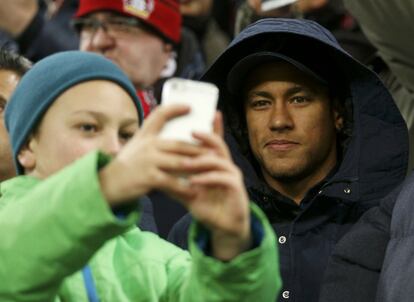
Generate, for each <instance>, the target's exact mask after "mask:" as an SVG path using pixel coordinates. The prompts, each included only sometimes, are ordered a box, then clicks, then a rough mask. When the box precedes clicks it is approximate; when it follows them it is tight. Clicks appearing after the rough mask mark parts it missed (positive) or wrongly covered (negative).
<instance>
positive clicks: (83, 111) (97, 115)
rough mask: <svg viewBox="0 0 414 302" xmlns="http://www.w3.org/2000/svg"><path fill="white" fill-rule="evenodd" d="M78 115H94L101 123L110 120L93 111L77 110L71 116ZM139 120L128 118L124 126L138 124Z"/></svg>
mask: <svg viewBox="0 0 414 302" xmlns="http://www.w3.org/2000/svg"><path fill="white" fill-rule="evenodd" d="M76 114H89V115H92V116H93V117H95V118H97V119H98V120H101V121H105V120H108V118H107V116H106V115H105V114H103V113H101V112H98V111H93V110H77V111H74V112H72V113H71V115H76ZM138 123H139V120H138V118H136V119H135V118H127V119H125V121H123V123H122V124H124V125H126V124H138Z"/></svg>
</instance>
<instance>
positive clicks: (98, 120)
mask: <svg viewBox="0 0 414 302" xmlns="http://www.w3.org/2000/svg"><path fill="white" fill-rule="evenodd" d="M137 129H138V111H137V109H136V107H135V105H134V103H133V101H132V99H131V97H130V96H129V95H128V94H127V93H126V92H125V91H124V90H123V89H122V88H121V87H120V86H118V85H117V84H115V83H113V82H109V81H103V80H95V81H88V82H84V83H81V84H78V85H76V86H74V87H72V88H70V89H68V90H67V91H65V92H64V93H63V94H62V95H60V96H59V97H58V98H57V99H56V101H55V102H54V103H53V104H52V106H51V107H50V108H49V109H48V111H47V112H46V114H45V115H44V116H43V119H42V120H41V122H40V124H39V126H38V128H37V129H36V131H35V132H34V134H33V135H32V137H31V139H30V140H29V143H28V145H27V146H26V147H24V148H23V149H22V150H21V151H20V153H19V157H18V159H19V161H20V163H21V164H22V166H23V167H24V168H25V171H26V173H27V174H31V175H34V176H36V177H38V178H45V177H47V176H49V175H51V174H53V173H54V172H56V171H58V170H60V169H62V168H63V167H65V166H67V165H68V164H70V163H71V162H73V161H74V160H76V159H77V158H79V157H81V156H83V155H84V154H86V153H88V152H90V151H92V150H101V151H103V152H105V153H107V154H110V155H116V154H117V153H118V152H119V150H120V149H121V148H122V147H123V146H124V144H125V143H126V142H127V141H128V140H129V138H130V137H132V135H133V134H134V133H135V131H136V130H137Z"/></svg>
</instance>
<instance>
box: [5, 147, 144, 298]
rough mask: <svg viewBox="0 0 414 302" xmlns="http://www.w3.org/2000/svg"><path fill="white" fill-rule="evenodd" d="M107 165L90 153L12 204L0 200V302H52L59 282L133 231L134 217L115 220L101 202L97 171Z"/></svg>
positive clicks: (100, 156) (100, 157) (99, 155)
mask: <svg viewBox="0 0 414 302" xmlns="http://www.w3.org/2000/svg"><path fill="white" fill-rule="evenodd" d="M107 161H108V159H107V158H105V157H104V156H103V155H102V154H100V153H91V154H89V155H87V156H85V157H83V158H82V159H80V160H78V161H77V162H75V163H74V164H72V165H70V166H68V167H67V168H65V169H63V170H62V171H60V172H58V173H56V174H55V175H53V176H51V177H49V178H47V179H45V180H43V181H39V182H37V184H36V185H34V187H33V188H32V189H30V190H28V192H27V193H25V194H23V195H22V196H20V197H18V198H15V199H13V198H11V200H7V191H6V193H5V195H4V196H2V201H3V204H2V206H1V208H0V230H1V240H0V259H1V265H0V280H1V282H0V300H1V301H51V300H53V299H54V297H55V296H56V293H57V291H58V288H59V286H60V284H61V283H62V281H63V279H64V278H65V277H67V276H69V275H70V274H72V273H74V272H75V271H77V270H79V269H81V268H82V267H83V266H84V265H85V264H86V263H87V262H88V260H89V258H90V257H91V256H92V255H93V254H94V253H95V252H96V251H97V250H98V249H99V248H100V247H101V246H102V245H103V244H104V243H105V241H107V240H108V239H111V238H113V237H115V236H117V235H119V234H121V233H123V232H125V231H126V230H127V229H128V228H129V227H131V226H133V225H135V223H136V221H137V219H138V214H137V213H129V214H128V215H127V216H126V218H125V219H122V220H121V219H118V218H116V217H115V216H114V214H113V213H112V211H111V209H110V208H109V207H108V205H107V202H106V201H105V200H104V196H103V195H102V193H101V190H100V184H99V179H98V173H97V171H98V169H99V168H100V166H102V165H104V164H105V163H106V162H107ZM5 200H6V201H5ZM4 201H5V202H4Z"/></svg>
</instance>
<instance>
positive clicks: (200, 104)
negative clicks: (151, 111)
mask: <svg viewBox="0 0 414 302" xmlns="http://www.w3.org/2000/svg"><path fill="white" fill-rule="evenodd" d="M218 97H219V90H218V88H217V87H216V86H215V85H214V84H211V83H205V82H200V81H193V80H185V79H179V78H171V79H169V80H167V81H166V82H165V83H164V86H163V89H162V96H161V106H163V105H170V104H185V105H188V106H189V107H190V108H191V109H190V112H189V113H188V114H186V115H183V116H179V117H177V118H174V119H172V120H171V121H169V122H167V124H165V126H164V128H163V129H162V130H161V132H160V136H161V137H162V138H166V139H174V140H181V141H185V142H189V143H197V141H196V139H194V137H193V136H192V133H193V132H194V131H197V132H204V133H210V132H212V131H213V120H214V115H215V112H216V107H217V102H218Z"/></svg>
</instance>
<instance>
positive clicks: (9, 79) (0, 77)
mask: <svg viewBox="0 0 414 302" xmlns="http://www.w3.org/2000/svg"><path fill="white" fill-rule="evenodd" d="M19 80H20V77H19V76H18V75H17V74H16V73H14V72H13V71H9V70H0V181H3V180H6V179H9V178H11V177H13V176H15V168H14V165H13V156H12V153H11V147H10V142H9V136H8V134H7V131H6V127H5V125H4V109H5V107H6V103H7V101H8V100H9V98H10V96H11V94H12V93H13V91H14V89H15V88H16V85H17V83H18V82H19Z"/></svg>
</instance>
